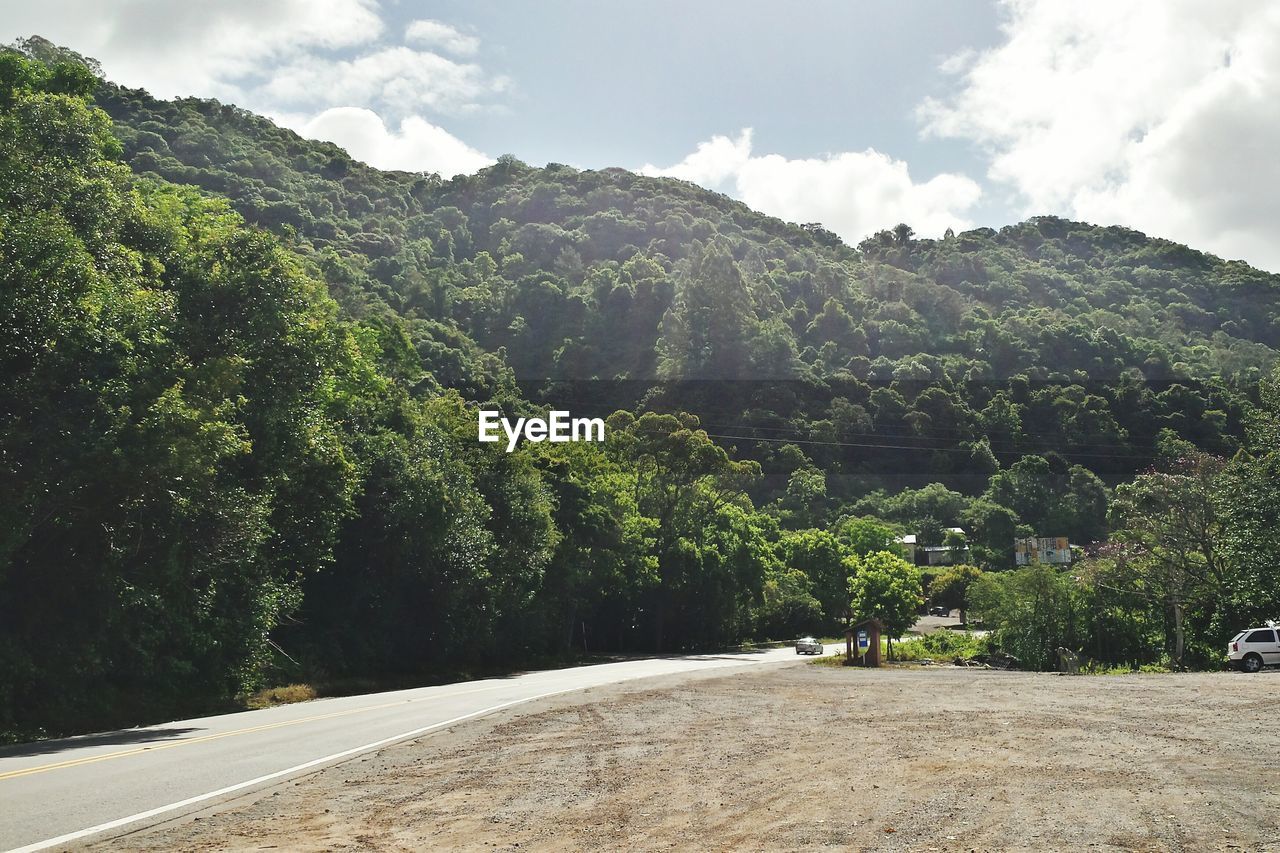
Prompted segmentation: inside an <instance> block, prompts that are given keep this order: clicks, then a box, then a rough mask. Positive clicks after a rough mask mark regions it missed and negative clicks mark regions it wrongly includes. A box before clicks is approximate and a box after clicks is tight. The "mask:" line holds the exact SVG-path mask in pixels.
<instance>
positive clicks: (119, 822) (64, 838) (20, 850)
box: [9, 687, 582, 853]
mask: <svg viewBox="0 0 1280 853" xmlns="http://www.w3.org/2000/svg"><path fill="white" fill-rule="evenodd" d="M581 689H582V688H580V687H571V688H568V689H566V690H555V691H552V692H551V693H540V694H538V695H537V696H527V697H525V698H524V699H515V700H513V701H511V702H503V703H502V704H501V705H492V706H490V707H488V708H482V709H481V710H479V711H472V712H471V713H470V714H463V715H462V716H460V717H454V718H453V719H451V720H445V721H443V722H440V723H432V724H431V725H429V726H423V727H421V728H417V729H413V730H412V731H407V732H403V733H401V734H398V735H392V736H391V737H385V738H382V739H381V740H375V741H373V742H372V743H366V744H364V745H363V746H357V747H352V748H351V749H344V750H343V751H342V752H335V753H333V754H332V755H326V756H324V757H323V758H315V759H312V760H311V761H306V762H303V763H302V764H295V765H294V766H293V767H287V768H285V769H284V770H277V771H276V772H274V773H268V774H266V775H265V776H258V777H257V778H255V779H249V780H248V781H246V782H237V783H236V784H234V785H228V786H226V787H225V788H219V789H218V790H216V791H210V792H208V793H207V794H197V795H196V796H194V797H188V798H187V799H185V800H179V801H178V802H176V803H169V804H168V805H167V806H158V807H157V808H154V809H147V810H146V811H144V812H138V813H137V814H133V815H129V816H128V817H122V818H118V819H116V820H110V821H107V822H106V823H100V824H98V825H97V826H91V827H89V828H88V829H81V830H78V831H76V832H68V833H67V834H66V835H59V836H58V837H57V838H49V839H46V840H44V841H37V842H35V843H34V844H28V845H27V846H25V847H16V848H14V849H13V850H10V851H9V853H32V851H36V850H47V849H48V848H50V847H57V846H58V845H59V844H69V843H71V842H72V841H79V840H80V839H82V838H87V837H89V836H91V835H97V834H98V833H100V832H108V831H110V830H112V829H119V828H120V827H122V826H128V825H129V824H131V823H136V822H137V821H140V820H146V819H147V818H150V817H155V816H157V815H162V814H164V813H165V812H171V811H175V810H177V809H181V808H186V807H187V806H193V805H195V804H196V803H203V802H204V801H206V800H212V799H213V798H215V797H221V796H223V795H225V794H231V793H234V792H236V791H241V790H244V789H245V788H251V787H253V786H254V785H260V784H262V783H263V782H270V781H271V780H272V779H279V778H281V777H283V776H291V775H293V774H294V773H301V772H302V771H303V770H310V769H311V768H312V767H318V766H319V765H321V764H327V763H329V762H331V761H337V760H338V759H340V758H346V757H347V756H350V755H356V754H357V753H361V752H367V751H369V750H371V749H377V748H378V747H380V746H386V745H387V744H389V743H394V742H396V741H399V740H406V739H408V738H411V737H416V736H417V735H421V734H426V733H427V732H429V731H432V730H434V729H441V728H444V727H445V726H451V725H453V724H454V723H461V722H463V721H464V720H470V719H473V718H474V717H480V716H483V715H485V714H492V713H493V712H494V711H501V710H502V709H503V708H511V707H513V706H515V705H523V704H524V703H526V702H533V701H536V700H538V699H546V698H548V697H550V696H559V695H560V694H561V693H573V692H575V691H578V690H581Z"/></svg>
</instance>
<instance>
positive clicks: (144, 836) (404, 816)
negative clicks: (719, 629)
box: [104, 664, 1280, 851]
mask: <svg viewBox="0 0 1280 853" xmlns="http://www.w3.org/2000/svg"><path fill="white" fill-rule="evenodd" d="M1278 699H1280V674H1273V673H1267V674H1263V675H1258V676H1244V675H1235V674H1229V673H1221V674H1207V675H1181V676H1175V675H1128V676H1095V677H1070V676H1054V675H1042V674H1023V673H1003V672H984V671H974V670H960V669H951V668H945V669H943V668H938V669H884V670H879V671H873V670H857V669H843V668H832V667H822V666H807V665H804V664H797V665H790V666H778V667H775V666H760V667H751V668H744V669H743V670H740V671H737V672H734V673H733V674H730V675H717V676H706V675H703V676H701V677H693V678H690V677H675V678H668V679H661V680H652V681H645V682H640V683H632V684H624V685H619V686H616V687H612V688H606V689H597V690H593V691H590V692H588V693H586V694H577V695H575V696H572V697H569V698H560V699H556V700H550V701H547V702H544V703H541V704H539V705H536V706H526V709H525V711H524V713H511V714H506V715H498V716H494V717H491V718H488V719H485V720H482V721H477V722H473V723H468V724H465V725H462V726H459V727H458V728H457V729H455V730H452V731H449V732H444V733H441V734H438V735H433V736H429V737H426V738H424V739H422V740H419V741H415V742H411V743H405V744H399V745H396V746H393V747H390V748H387V749H385V750H383V751H381V752H379V753H376V754H371V755H369V756H365V757H362V758H358V759H355V760H352V761H350V762H347V763H345V764H342V765H338V766H335V767H331V768H328V769H326V770H323V771H320V772H317V773H314V774H312V775H310V776H308V777H306V778H305V779H302V780H295V781H293V782H288V783H285V784H283V785H281V786H278V787H276V788H273V789H268V790H266V791H265V792H258V793H256V794H254V795H252V796H251V797H249V798H245V799H242V800H239V801H236V802H232V803H229V804H226V805H224V806H222V807H221V808H220V809H219V810H216V811H214V810H210V811H206V812H203V813H201V814H200V815H198V816H197V817H195V818H192V817H190V816H189V817H187V818H182V819H178V820H175V821H171V822H169V823H167V824H162V825H161V826H159V827H156V828H154V829H151V830H149V831H147V832H143V833H135V834H131V835H127V836H124V837H122V838H118V839H115V840H114V841H113V842H107V843H106V844H104V846H105V847H113V848H114V849H120V848H121V847H126V848H130V849H136V848H143V849H154V850H174V849H180V850H207V849H266V848H279V849H290V850H296V849H303V850H332V849H338V850H351V849H388V850H420V849H424V848H468V849H484V848H486V847H488V848H492V847H499V848H516V847H518V848H520V849H521V850H527V849H534V850H541V849H563V848H585V849H610V850H616V849H667V848H677V849H710V850H729V849H758V850H776V849H814V848H823V847H853V848H859V849H870V850H975V849H976V850H1007V849H1053V850H1063V849H1074V848H1083V847H1094V848H1100V849H1126V850H1217V849H1229V848H1239V849H1243V850H1249V851H1257V850H1280V768H1278V766H1277V755H1278V754H1280V713H1277V712H1278V711H1280V707H1278V703H1277V700H1278ZM530 709H531V710H530Z"/></svg>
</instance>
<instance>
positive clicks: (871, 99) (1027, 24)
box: [0, 0, 1280, 271]
mask: <svg viewBox="0 0 1280 853" xmlns="http://www.w3.org/2000/svg"><path fill="white" fill-rule="evenodd" d="M6 31H7V32H6ZM32 34H39V35H42V36H44V37H45V38H48V39H50V40H52V41H54V42H56V43H58V44H61V45H64V46H66V47H70V48H72V49H73V50H76V51H78V52H80V53H82V54H84V55H87V56H92V57H94V58H96V59H98V60H99V61H100V62H101V63H102V66H103V69H104V71H105V73H106V75H107V76H108V77H109V78H110V79H113V80H115V81H117V82H120V83H123V84H126V85H129V86H137V87H143V88H146V89H147V90H148V91H150V92H151V93H152V94H154V95H156V96H158V97H164V98H170V97H176V96H183V95H197V96H202V97H215V98H218V99H220V100H222V101H225V102H230V103H235V104H238V105H239V106H242V107H245V108H247V109H250V110H253V111H255V112H259V113H263V114H265V115H268V116H270V117H271V118H273V119H274V120H276V121H277V122H279V123H280V124H283V125H286V126H288V127H290V128H292V129H294V130H295V131H297V132H298V133H300V134H302V135H304V136H307V137H311V138H316V139H327V140H330V141H333V142H336V143H338V144H339V145H342V146H343V147H345V148H347V149H348V150H349V151H350V152H351V153H352V155H353V156H355V157H357V158H358V159H361V160H364V161H366V162H368V163H370V164H372V165H375V166H379V167H382V168H397V169H408V170H414V171H430V172H440V173H441V174H443V175H446V176H449V175H452V174H457V173H467V172H472V171H475V170H476V169H479V168H482V167H483V166H485V165H487V164H488V163H491V162H493V160H494V159H495V158H496V157H498V156H500V155H502V154H513V155H515V156H516V157H518V158H520V159H521V160H523V161H525V162H527V163H531V164H534V165H543V164H545V163H548V162H555V163H566V164H569V165H572V166H575V167H578V168H583V169H596V168H604V167H608V166H621V167H624V168H628V169H633V170H637V171H642V172H645V173H647V174H653V175H668V176H673V177H678V178H682V179H685V180H689V181H693V182H695V183H698V184H701V185H703V186H706V187H708V188H710V189H714V190H717V191H720V192H724V193H727V194H729V195H731V196H734V197H736V198H739V199H741V200H743V201H744V202H746V203H747V204H749V205H751V206H752V207H754V208H756V209H758V210H761V211H763V212H765V213H769V214H772V215H774V216H778V217H781V218H783V219H787V220H790V221H795V222H820V223H822V224H824V225H825V226H826V227H827V228H829V229H831V230H833V231H835V232H836V233H838V234H839V235H840V236H841V237H843V238H844V239H845V240H846V241H847V242H850V243H856V242H857V241H858V240H861V239H862V238H863V237H866V236H867V235H869V234H871V233H873V232H875V231H877V230H879V229H882V228H887V227H892V226H893V225H895V224H897V223H898V222H906V223H908V224H909V225H911V226H912V227H914V228H915V229H916V231H917V233H919V234H921V235H923V236H937V235H939V234H941V233H942V232H943V231H944V230H945V229H947V228H953V229H955V230H956V231H960V230H963V229H966V228H971V227H976V226H990V227H997V228H998V227H1000V226H1002V225H1007V224H1010V223H1013V222H1017V221H1020V220H1022V219H1024V218H1026V217H1028V216H1033V215H1041V214H1054V215H1059V216H1066V217H1070V218H1074V219H1081V220H1085V221H1089V222H1094V223H1098V224H1119V225H1125V226H1128V227H1132V228H1136V229H1139V230H1141V231H1144V232H1146V233H1148V234H1151V235H1152V236H1159V237H1166V238H1169V239H1173V240H1177V241H1179V242H1184V243H1187V244H1189V245H1191V246H1193V247H1195V248H1198V249H1202V250H1206V251H1210V252H1213V253H1215V254H1218V255H1220V256H1222V257H1225V258H1228V259H1234V258H1242V259H1244V260H1246V261H1248V262H1250V263H1252V264H1254V265H1255V266H1259V267H1262V268H1264V269H1268V270H1271V271H1280V227H1277V224H1276V223H1278V222H1280V158H1277V157H1276V156H1275V154H1274V153H1273V152H1276V151H1280V110H1278V109H1276V108H1275V104H1277V103H1280V3H1264V2H1261V0H1129V2H1125V3H1116V2H1114V0H1072V2H1058V0H952V2H945V3H944V2H924V0H916V2H912V0H806V2H805V3H803V4H800V3H784V2H781V0H774V2H764V0H698V2H696V3H690V2H688V0H682V2H675V0H645V2H635V0H610V2H607V3H600V2H588V0H538V2H531V0H501V2H500V0H465V2H464V0H438V2H413V0H381V2H379V0H222V2H218V3H203V4H197V3H189V2H178V1H177V0H113V2H102V0H97V1H96V2H87V1H86V0H44V2H42V3H33V2H30V0H0V39H2V40H4V41H9V40H12V39H14V38H18V37H21V36H28V35H32Z"/></svg>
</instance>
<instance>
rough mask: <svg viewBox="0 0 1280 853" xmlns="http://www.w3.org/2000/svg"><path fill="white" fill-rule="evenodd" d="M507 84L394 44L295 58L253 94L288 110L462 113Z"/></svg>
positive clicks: (466, 66)
mask: <svg viewBox="0 0 1280 853" xmlns="http://www.w3.org/2000/svg"><path fill="white" fill-rule="evenodd" d="M506 85H507V81H506V80H505V78H501V77H490V76H488V75H487V74H486V73H485V72H484V70H483V69H481V68H480V66H478V65H474V64H470V63H458V62H454V61H453V60H451V59H447V58H445V57H443V56H440V55H438V54H435V53H431V52H429V51H421V50H414V49H413V48H409V47H403V46H399V47H387V48H382V49H380V50H376V51H373V52H371V53H367V54H364V55H363V56H358V57H356V58H355V59H350V60H335V59H330V58H329V57H324V56H316V55H309V56H303V57H299V58H298V59H297V60H295V61H294V62H291V63H289V64H287V65H284V66H282V67H280V68H277V69H275V70H273V72H272V74H271V77H270V79H269V80H267V81H266V83H264V84H263V85H262V86H259V87H257V88H256V89H254V90H253V92H252V94H253V96H254V100H256V101H258V102H263V103H267V104H272V105H284V104H287V105H289V106H290V108H292V109H297V108H301V107H308V106H311V107H315V106H337V105H347V104H359V105H362V106H378V107H382V108H384V109H387V110H389V111H391V112H396V113H401V114H403V113H408V112H411V111H413V110H417V109H431V110H436V111H442V112H448V111H453V110H458V109H463V108H466V107H467V106H470V105H474V104H475V103H476V102H477V101H478V100H480V99H482V98H484V97H485V96H487V95H491V94H496V93H498V92H501V91H502V90H503V89H504V88H505V87H506Z"/></svg>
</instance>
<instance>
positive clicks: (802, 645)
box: [796, 637, 823, 655]
mask: <svg viewBox="0 0 1280 853" xmlns="http://www.w3.org/2000/svg"><path fill="white" fill-rule="evenodd" d="M822 652H823V648H822V643H820V642H818V641H817V640H815V639H814V638H813V637H801V638H800V639H798V640H796V654H798V655H820V654H822Z"/></svg>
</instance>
